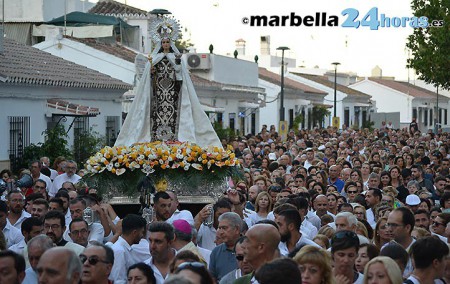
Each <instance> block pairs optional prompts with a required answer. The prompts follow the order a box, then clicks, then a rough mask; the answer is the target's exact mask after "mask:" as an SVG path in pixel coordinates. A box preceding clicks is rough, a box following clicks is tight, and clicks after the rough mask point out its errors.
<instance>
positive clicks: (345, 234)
mask: <svg viewBox="0 0 450 284" xmlns="http://www.w3.org/2000/svg"><path fill="white" fill-rule="evenodd" d="M343 239H349V240H352V241H358V242H359V238H358V235H356V233H355V232H352V231H339V232H337V233H336V234H334V236H333V238H332V239H331V245H333V244H334V243H335V242H339V241H341V240H343Z"/></svg>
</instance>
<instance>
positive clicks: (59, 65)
mask: <svg viewBox="0 0 450 284" xmlns="http://www.w3.org/2000/svg"><path fill="white" fill-rule="evenodd" d="M4 49H5V50H4V53H3V54H0V76H1V77H4V78H6V79H5V80H4V82H5V83H12V84H26V85H41V86H58V87H72V88H94V89H118V90H128V89H131V87H132V86H131V85H129V84H127V83H124V82H122V81H120V80H117V79H114V78H111V77H110V76H108V75H105V74H102V73H100V72H97V71H95V70H92V69H89V68H86V67H84V66H81V65H78V64H75V63H73V62H70V61H67V60H64V59H62V58H59V57H57V56H54V55H51V54H50V53H47V52H44V51H41V50H39V49H37V48H34V47H31V46H26V45H23V44H20V43H17V42H15V41H13V40H11V39H7V38H5V39H4Z"/></svg>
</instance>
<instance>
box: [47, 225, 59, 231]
mask: <svg viewBox="0 0 450 284" xmlns="http://www.w3.org/2000/svg"><path fill="white" fill-rule="evenodd" d="M50 228H51V229H52V231H54V230H58V229H59V228H61V225H58V224H53V225H48V224H45V225H44V230H46V231H48V230H50Z"/></svg>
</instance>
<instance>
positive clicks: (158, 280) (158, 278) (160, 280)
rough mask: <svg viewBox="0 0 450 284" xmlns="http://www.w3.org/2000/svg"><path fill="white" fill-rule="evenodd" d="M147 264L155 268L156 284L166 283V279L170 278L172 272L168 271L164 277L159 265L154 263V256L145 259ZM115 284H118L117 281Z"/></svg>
mask: <svg viewBox="0 0 450 284" xmlns="http://www.w3.org/2000/svg"><path fill="white" fill-rule="evenodd" d="M145 264H147V265H148V266H150V267H151V268H152V269H153V275H155V278H156V284H164V281H165V280H166V279H167V278H169V275H170V273H167V275H166V277H163V276H162V274H161V272H160V271H159V269H158V267H156V265H154V264H153V258H152V257H150V258H149V259H147V260H146V261H145ZM114 284H116V282H115V281H114Z"/></svg>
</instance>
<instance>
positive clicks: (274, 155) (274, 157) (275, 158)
mask: <svg viewBox="0 0 450 284" xmlns="http://www.w3.org/2000/svg"><path fill="white" fill-rule="evenodd" d="M269 160H271V161H276V160H277V155H276V154H275V153H269Z"/></svg>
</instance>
